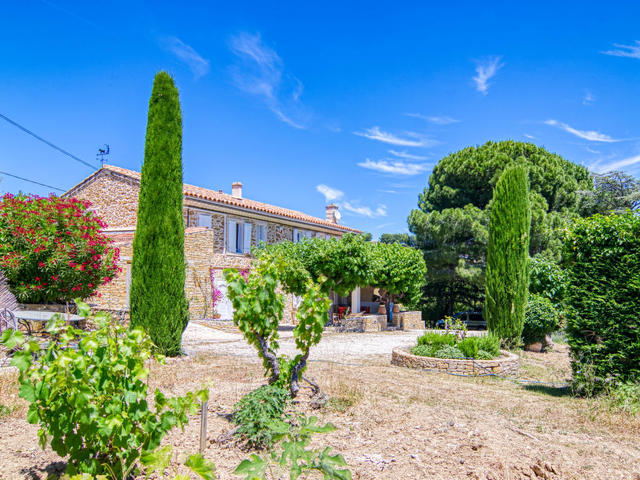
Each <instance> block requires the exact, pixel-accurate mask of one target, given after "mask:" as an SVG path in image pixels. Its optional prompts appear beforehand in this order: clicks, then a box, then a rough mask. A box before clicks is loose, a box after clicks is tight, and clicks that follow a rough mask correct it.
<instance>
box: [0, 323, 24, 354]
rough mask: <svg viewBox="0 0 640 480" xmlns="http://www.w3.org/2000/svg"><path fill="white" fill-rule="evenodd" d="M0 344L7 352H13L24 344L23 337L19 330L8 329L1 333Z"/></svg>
mask: <svg viewBox="0 0 640 480" xmlns="http://www.w3.org/2000/svg"><path fill="white" fill-rule="evenodd" d="M0 343H2V344H3V345H4V346H5V347H7V348H8V349H9V350H13V349H14V348H15V347H19V346H20V345H22V344H23V343H24V335H22V332H21V331H20V330H14V329H12V328H10V329H8V330H5V331H4V332H2V339H1V340H0Z"/></svg>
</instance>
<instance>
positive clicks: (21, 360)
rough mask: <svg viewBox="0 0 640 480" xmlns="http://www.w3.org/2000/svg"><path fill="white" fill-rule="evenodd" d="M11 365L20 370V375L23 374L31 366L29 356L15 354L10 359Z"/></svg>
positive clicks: (24, 353)
mask: <svg viewBox="0 0 640 480" xmlns="http://www.w3.org/2000/svg"><path fill="white" fill-rule="evenodd" d="M11 365H13V366H14V367H16V368H17V369H18V370H20V372H21V373H24V372H26V371H27V370H28V368H29V366H30V365H31V355H30V354H28V353H27V352H16V353H14V354H13V358H12V359H11Z"/></svg>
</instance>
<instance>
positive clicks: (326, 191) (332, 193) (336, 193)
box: [316, 183, 344, 203]
mask: <svg viewBox="0 0 640 480" xmlns="http://www.w3.org/2000/svg"><path fill="white" fill-rule="evenodd" d="M316 190H317V191H318V192H320V193H321V194H322V195H324V198H325V200H326V201H327V203H328V202H333V201H334V200H338V199H339V198H342V197H343V196H344V192H342V191H341V190H337V189H335V188H331V187H330V186H328V185H324V184H322V183H321V184H320V185H318V186H316Z"/></svg>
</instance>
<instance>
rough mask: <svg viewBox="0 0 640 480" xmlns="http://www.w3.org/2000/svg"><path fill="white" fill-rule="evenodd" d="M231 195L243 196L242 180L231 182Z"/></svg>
mask: <svg viewBox="0 0 640 480" xmlns="http://www.w3.org/2000/svg"><path fill="white" fill-rule="evenodd" d="M231 196H232V197H235V198H242V182H233V183H232V184H231Z"/></svg>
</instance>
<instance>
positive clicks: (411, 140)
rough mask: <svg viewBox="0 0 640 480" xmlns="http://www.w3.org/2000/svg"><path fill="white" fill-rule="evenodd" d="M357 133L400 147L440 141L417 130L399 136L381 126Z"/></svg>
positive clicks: (434, 143) (426, 145)
mask: <svg viewBox="0 0 640 480" xmlns="http://www.w3.org/2000/svg"><path fill="white" fill-rule="evenodd" d="M353 133H354V134H355V135H360V136H361V137H366V138H369V139H371V140H377V141H379V142H384V143H389V144H391V145H397V146H399V147H428V146H433V145H437V143H438V142H436V141H435V140H431V139H428V138H426V137H425V136H424V135H421V134H419V133H415V132H405V136H404V138H403V137H399V136H397V135H395V134H393V133H389V132H385V131H383V130H380V127H371V128H367V129H365V130H364V132H353Z"/></svg>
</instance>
